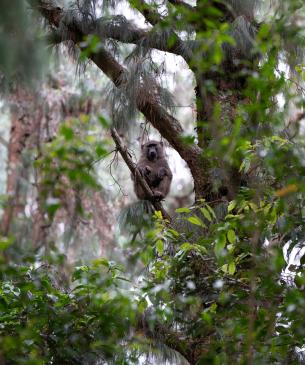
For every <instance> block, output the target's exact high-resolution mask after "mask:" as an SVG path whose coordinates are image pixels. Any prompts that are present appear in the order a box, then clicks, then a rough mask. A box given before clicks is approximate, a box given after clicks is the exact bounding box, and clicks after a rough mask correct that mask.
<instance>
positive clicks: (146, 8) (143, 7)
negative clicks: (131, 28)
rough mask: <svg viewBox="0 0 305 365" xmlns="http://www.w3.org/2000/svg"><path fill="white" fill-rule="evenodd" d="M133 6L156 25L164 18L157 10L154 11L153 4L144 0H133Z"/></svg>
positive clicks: (149, 21)
mask: <svg viewBox="0 0 305 365" xmlns="http://www.w3.org/2000/svg"><path fill="white" fill-rule="evenodd" d="M132 6H133V7H134V8H135V9H137V10H138V11H139V12H140V13H141V14H142V15H143V16H144V18H145V19H146V21H147V22H148V23H150V24H152V25H156V24H158V23H159V22H160V21H161V20H162V18H161V15H160V14H159V13H158V12H157V11H154V10H153V9H152V6H151V5H149V4H147V3H146V2H145V1H144V0H136V1H133V2H132Z"/></svg>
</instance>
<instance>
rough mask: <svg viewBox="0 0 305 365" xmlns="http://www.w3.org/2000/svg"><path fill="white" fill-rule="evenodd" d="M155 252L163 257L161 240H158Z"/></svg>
mask: <svg viewBox="0 0 305 365" xmlns="http://www.w3.org/2000/svg"><path fill="white" fill-rule="evenodd" d="M156 250H157V252H158V254H159V255H163V252H164V243H163V241H162V240H160V239H158V240H157V242H156Z"/></svg>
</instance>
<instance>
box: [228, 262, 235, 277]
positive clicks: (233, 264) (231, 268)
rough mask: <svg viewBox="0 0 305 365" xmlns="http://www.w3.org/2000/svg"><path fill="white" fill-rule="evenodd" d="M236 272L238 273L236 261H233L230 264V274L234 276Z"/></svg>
mask: <svg viewBox="0 0 305 365" xmlns="http://www.w3.org/2000/svg"><path fill="white" fill-rule="evenodd" d="M235 271H236V266H235V262H234V261H231V262H230V263H229V274H230V275H234V273H235Z"/></svg>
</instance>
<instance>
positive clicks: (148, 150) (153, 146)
mask: <svg viewBox="0 0 305 365" xmlns="http://www.w3.org/2000/svg"><path fill="white" fill-rule="evenodd" d="M142 154H143V155H144V156H146V158H147V159H148V160H149V161H152V162H153V161H156V160H159V159H160V158H163V157H164V154H163V142H156V141H150V142H147V143H145V144H144V145H142Z"/></svg>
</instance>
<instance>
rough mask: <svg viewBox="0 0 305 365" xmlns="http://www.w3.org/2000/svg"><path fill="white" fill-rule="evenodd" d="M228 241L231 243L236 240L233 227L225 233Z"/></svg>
mask: <svg viewBox="0 0 305 365" xmlns="http://www.w3.org/2000/svg"><path fill="white" fill-rule="evenodd" d="M227 237H228V241H229V242H230V243H231V244H232V245H233V244H234V243H235V242H236V235H235V232H234V231H233V229H229V231H228V233H227Z"/></svg>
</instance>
